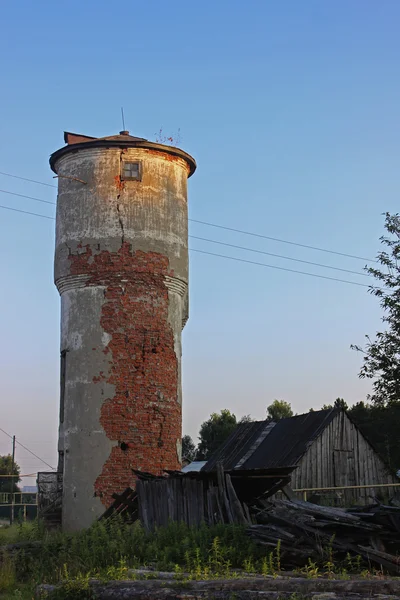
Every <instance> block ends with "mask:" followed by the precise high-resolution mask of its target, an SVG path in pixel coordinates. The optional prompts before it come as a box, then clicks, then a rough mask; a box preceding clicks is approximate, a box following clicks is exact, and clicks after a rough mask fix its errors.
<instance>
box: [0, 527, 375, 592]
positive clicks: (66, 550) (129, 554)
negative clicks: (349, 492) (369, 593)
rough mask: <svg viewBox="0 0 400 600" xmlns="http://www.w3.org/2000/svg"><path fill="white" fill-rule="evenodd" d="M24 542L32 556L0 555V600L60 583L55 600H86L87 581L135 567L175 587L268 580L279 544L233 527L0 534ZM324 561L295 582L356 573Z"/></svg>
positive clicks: (328, 558)
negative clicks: (170, 576)
mask: <svg viewBox="0 0 400 600" xmlns="http://www.w3.org/2000/svg"><path fill="white" fill-rule="evenodd" d="M31 540H41V541H42V545H41V546H40V549H38V550H37V551H36V550H33V551H28V550H26V551H24V550H23V549H21V550H19V551H18V552H17V553H16V554H10V553H8V554H7V553H3V555H1V554H0V598H2V599H7V600H8V599H10V600H11V599H14V600H16V599H20V600H31V599H32V598H33V590H34V588H35V587H36V585H37V584H40V583H49V584H59V583H62V587H61V588H60V589H59V590H58V591H57V594H56V596H55V600H64V599H70V598H71V599H72V598H73V599H80V598H89V597H90V588H89V580H90V579H91V578H96V579H100V580H103V581H110V580H121V579H128V578H129V570H130V569H135V568H138V567H143V566H150V567H152V568H154V569H156V570H163V571H171V572H174V573H175V577H176V578H178V579H181V580H183V579H214V578H219V577H238V571H239V570H241V571H242V570H244V571H245V572H246V573H250V574H261V575H264V576H274V577H275V576H277V575H278V574H279V573H281V572H282V565H281V549H280V543H279V542H278V544H277V546H276V548H275V549H274V550H273V551H270V550H268V551H266V550H265V549H263V547H261V546H257V545H255V544H254V543H253V541H252V540H251V539H250V538H249V537H247V536H246V533H245V528H244V527H242V526H235V525H216V526H213V527H207V526H202V527H200V528H189V527H187V526H186V525H185V524H183V523H170V525H169V526H168V527H165V528H160V529H158V530H157V531H155V532H154V533H148V532H146V531H145V530H144V529H143V528H142V527H141V526H140V524H139V523H136V524H135V525H127V524H126V523H124V522H123V521H122V520H119V519H116V520H113V521H111V522H97V523H95V524H94V525H92V527H90V528H89V529H87V530H84V531H81V532H78V533H75V534H65V533H61V532H57V531H56V532H47V531H46V530H45V529H44V527H43V526H42V525H41V524H40V523H39V522H34V523H30V524H29V523H27V524H20V525H14V526H13V527H9V528H1V529H0V545H5V544H12V543H15V542H21V541H31ZM324 554H325V557H324V560H322V561H321V564H316V563H314V562H312V561H311V560H309V561H308V563H307V564H306V565H305V566H304V567H303V568H302V569H300V570H299V571H298V572H299V574H301V575H303V576H305V577H308V578H318V577H321V576H324V577H329V578H334V577H335V578H338V577H340V578H348V577H349V576H350V573H360V572H361V571H362V568H363V565H362V564H361V559H360V558H359V557H351V556H350V555H348V557H347V558H346V560H345V561H344V563H343V564H335V557H334V553H333V551H332V547H329V548H327V549H326V550H325V552H324ZM366 576H368V575H366Z"/></svg>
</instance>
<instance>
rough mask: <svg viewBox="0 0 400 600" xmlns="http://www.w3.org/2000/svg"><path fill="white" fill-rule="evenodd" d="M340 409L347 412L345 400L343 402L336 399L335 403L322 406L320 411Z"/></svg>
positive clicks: (341, 399) (340, 399)
mask: <svg viewBox="0 0 400 600" xmlns="http://www.w3.org/2000/svg"><path fill="white" fill-rule="evenodd" d="M333 407H335V408H341V409H343V410H348V408H349V407H348V405H347V402H346V400H343V398H336V400H335V402H334V403H333V404H324V405H323V407H322V410H328V409H331V408H333Z"/></svg>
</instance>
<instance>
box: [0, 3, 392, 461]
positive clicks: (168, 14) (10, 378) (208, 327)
mask: <svg viewBox="0 0 400 600" xmlns="http://www.w3.org/2000/svg"><path fill="white" fill-rule="evenodd" d="M399 19H400V4H399V2H398V1H397V0H381V1H380V2H376V1H375V0H374V1H372V0H335V1H333V0H329V1H328V0H327V1H325V2H321V0H303V1H302V2H299V1H298V0H283V1H278V0H275V1H267V0H265V1H262V0H259V1H254V0H253V1H252V0H249V2H247V3H243V2H238V1H236V0H233V1H232V0H230V1H229V2H228V1H227V0H220V1H218V2H211V1H209V0H205V1H203V2H201V3H194V2H187V1H185V2H183V1H181V0H174V1H173V2H165V1H161V0H155V1H151V2H136V1H134V0H131V1H130V2H126V3H114V2H107V1H105V0H97V1H96V2H94V1H93V0H86V1H85V2H82V1H79V2H78V1H76V0H70V1H69V2H64V3H59V2H39V3H38V2H30V1H29V2H28V0H16V1H15V2H12V3H11V2H9V3H5V4H4V5H3V7H2V25H1V36H0V46H1V48H0V56H1V59H0V60H1V80H2V94H1V96H0V108H1V140H2V143H1V145H0V170H1V171H5V172H7V173H13V174H17V175H21V176H24V177H28V178H32V179H38V180H40V181H44V182H48V183H50V184H52V183H53V184H54V180H53V179H52V173H51V172H50V170H49V167H48V157H49V155H50V153H51V152H53V151H54V150H55V149H57V148H59V147H60V146H61V145H63V137H62V135H63V131H64V130H70V131H74V132H81V133H84V134H88V135H93V136H103V135H111V134H114V133H116V132H118V131H119V130H120V129H121V128H122V127H121V120H120V106H121V105H123V106H124V109H125V116H126V126H127V128H128V129H129V130H130V131H131V133H133V134H134V135H139V136H142V137H147V138H149V139H154V134H155V132H156V131H158V130H159V129H160V127H163V128H164V131H165V132H166V133H167V134H170V133H171V134H174V133H175V132H176V131H177V130H178V128H180V131H181V137H182V141H181V146H182V147H183V148H184V149H185V150H187V151H188V152H190V153H191V154H193V156H194V157H195V158H196V159H197V161H198V171H197V173H196V174H195V175H194V176H193V178H192V179H191V180H190V186H189V200H190V216H191V217H192V218H194V219H200V220H205V221H211V222H213V223H218V224H222V225H226V226H230V227H234V228H235V227H236V228H241V229H246V230H249V231H254V232H258V233H261V234H265V235H269V236H274V237H278V238H284V239H287V240H292V241H296V242H299V243H303V244H310V245H313V246H320V247H323V248H328V249H333V250H337V251H342V252H345V253H349V254H356V255H360V256H365V257H372V258H373V257H374V256H375V255H376V252H377V250H378V247H379V242H378V238H379V236H380V235H381V233H382V231H383V218H382V216H381V213H382V212H384V211H386V210H388V211H396V210H398V207H399V202H398V198H399V191H400V189H399V188H400V179H399V158H400V135H399V133H400V125H399V123H400V122H399V107H400V80H399V76H398V74H399V64H400V38H399V35H398V27H399ZM0 188H1V189H3V190H10V191H13V192H16V193H21V194H27V195H31V196H35V197H37V198H42V199H45V200H49V201H52V200H55V197H56V190H55V189H53V188H50V187H48V188H46V187H43V186H37V185H34V184H29V183H24V182H22V181H19V180H17V179H11V178H7V177H3V176H0ZM0 196H1V198H0V204H2V205H7V206H14V207H17V208H20V209H22V210H28V211H29V210H30V211H33V212H38V213H42V214H46V215H53V214H54V210H53V207H52V206H50V205H46V204H39V203H36V202H33V201H30V200H24V199H22V198H17V197H13V196H9V195H6V194H3V193H0ZM0 228H1V232H0V252H1V254H0V256H1V262H2V270H1V273H2V278H1V279H2V292H1V294H0V310H1V339H2V344H1V348H0V365H1V377H0V390H1V403H2V411H1V414H2V418H1V425H0V426H1V427H2V428H4V429H5V430H6V431H8V432H10V433H12V434H14V433H15V434H16V435H17V437H19V438H20V439H21V441H22V442H23V443H25V444H26V445H27V446H29V447H30V448H32V450H34V451H35V452H36V453H38V454H39V455H40V456H42V457H43V458H45V459H46V460H47V461H48V462H49V463H50V464H52V465H55V464H56V437H57V419H58V367H59V298H58V293H57V292H56V290H55V288H54V285H53V282H52V261H53V246H54V224H53V222H52V221H50V220H46V219H39V218H35V217H31V216H28V215H22V214H18V213H12V212H10V211H5V210H0ZM190 229H191V234H193V235H197V236H201V237H207V238H211V239H215V240H220V241H225V242H228V243H233V244H238V245H242V246H248V247H252V248H255V249H259V250H263V251H266V252H272V253H277V254H284V255H286V256H291V257H293V258H298V259H302V260H309V261H314V262H321V263H324V264H327V265H332V266H336V267H340V268H345V269H351V270H362V267H363V266H364V263H363V261H357V260H352V259H347V258H344V257H339V256H335V255H333V254H324V253H322V252H315V251H311V250H306V249H302V248H299V247H296V246H289V245H285V244H279V243H276V242H272V241H267V240H263V239H258V238H252V237H248V236H244V235H239V234H234V233H232V232H227V231H223V230H218V229H211V228H208V227H205V226H201V225H198V224H193V223H192V224H191V228H190ZM190 245H191V247H193V248H199V249H203V250H207V251H211V252H217V253H221V254H228V255H231V256H235V257H241V258H245V259H249V260H255V261H259V262H265V263H267V264H272V265H277V266H281V267H287V268H293V269H300V270H305V271H310V272H313V273H318V274H324V275H327V276H329V275H331V276H338V277H339V278H343V279H350V280H352V281H358V282H360V283H361V282H362V283H366V282H368V279H367V278H366V277H362V276H357V275H351V274H345V273H340V272H336V273H335V271H329V270H327V269H322V268H319V267H312V266H307V265H301V264H300V263H294V262H291V261H286V260H283V259H277V258H273V257H269V256H263V255H257V254H252V253H249V252H245V251H242V250H235V249H232V248H225V247H223V246H220V247H218V246H216V245H212V244H209V243H206V242H201V241H198V240H191V242H190ZM190 272H191V282H190V285H191V287H190V300H191V308H190V320H189V323H188V325H187V326H186V329H185V331H184V431H185V432H187V433H190V434H191V435H192V436H193V437H196V435H197V431H198V428H199V425H200V423H201V422H202V421H203V420H204V419H206V418H207V417H208V416H209V414H210V412H211V411H219V410H220V409H223V408H229V409H231V410H233V411H234V412H235V413H236V414H237V415H238V416H241V415H243V414H248V413H250V414H251V415H252V416H253V417H256V418H262V417H263V416H264V414H265V407H266V405H267V404H269V403H270V402H271V401H272V400H273V399H274V398H283V399H286V400H288V401H289V402H291V403H292V405H293V407H294V410H295V411H297V412H301V411H305V410H308V408H309V407H311V406H313V407H319V406H321V405H322V404H323V403H327V402H331V401H333V400H334V399H335V398H336V397H337V396H342V397H344V398H345V399H346V400H347V401H348V402H349V403H353V402H356V401H358V400H362V399H365V396H366V394H367V392H368V389H369V386H368V383H367V382H362V381H360V380H359V379H358V377H357V373H358V370H359V366H360V357H359V356H358V355H356V354H355V353H354V352H351V351H350V349H349V346H350V344H351V343H362V342H363V336H364V334H365V333H371V334H374V332H375V331H376V330H377V328H378V327H379V326H380V316H381V314H380V310H379V307H378V305H377V302H376V300H375V299H374V298H372V297H370V296H369V294H368V291H367V289H366V288H363V287H357V286H352V285H346V284H343V283H338V282H333V281H327V280H323V279H317V278H312V277H306V276H303V275H297V274H293V273H288V272H284V271H278V270H272V269H268V268H264V267H259V266H255V265H250V264H245V263H240V262H235V261H228V260H225V259H222V258H216V257H211V256H206V255H201V254H195V253H193V254H192V255H191V262H190ZM8 450H9V440H7V438H6V437H5V436H4V435H3V434H0V453H4V452H7V451H8ZM17 458H18V460H19V461H20V463H21V464H22V466H23V470H24V471H25V472H27V471H28V472H30V471H36V470H37V469H38V468H42V466H43V465H42V466H41V465H40V463H39V462H38V460H37V459H35V458H34V457H32V456H29V455H28V454H27V453H26V452H25V451H23V450H22V449H20V448H19V449H18V450H17Z"/></svg>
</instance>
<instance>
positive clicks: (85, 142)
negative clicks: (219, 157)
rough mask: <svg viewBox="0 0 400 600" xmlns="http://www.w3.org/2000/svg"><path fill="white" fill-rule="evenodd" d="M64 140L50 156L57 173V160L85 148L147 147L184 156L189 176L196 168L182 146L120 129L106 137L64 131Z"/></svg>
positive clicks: (52, 166) (51, 164) (52, 167)
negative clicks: (156, 140)
mask: <svg viewBox="0 0 400 600" xmlns="http://www.w3.org/2000/svg"><path fill="white" fill-rule="evenodd" d="M64 141H65V143H66V146H64V147H63V148H60V149H59V150H56V151H55V152H53V154H52V155H51V156H50V167H51V169H52V170H53V171H54V172H55V173H56V172H57V171H56V162H57V161H58V159H59V158H61V156H64V154H68V153H69V152H77V151H79V150H81V149H84V148H112V147H117V148H146V149H149V150H155V151H157V150H158V151H159V152H167V153H168V154H171V155H172V156H178V157H180V158H183V160H185V161H186V162H187V163H188V165H189V177H190V176H191V175H193V173H194V172H195V170H196V161H195V160H194V158H193V157H192V156H190V154H187V152H184V151H183V150H181V149H180V148H175V147H174V146H167V145H165V144H158V143H156V142H150V141H149V140H146V139H145V138H140V137H135V136H133V135H130V133H129V131H120V132H119V134H117V135H109V136H106V137H100V138H96V137H91V136H88V135H83V134H80V133H71V132H70V131H65V132H64Z"/></svg>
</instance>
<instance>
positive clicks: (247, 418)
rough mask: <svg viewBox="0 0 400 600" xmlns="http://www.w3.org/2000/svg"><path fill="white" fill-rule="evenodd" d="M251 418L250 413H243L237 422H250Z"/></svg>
mask: <svg viewBox="0 0 400 600" xmlns="http://www.w3.org/2000/svg"><path fill="white" fill-rule="evenodd" d="M253 420H254V419H252V418H251V416H250V415H243V417H242V418H241V419H240V421H239V424H241V423H252V422H253Z"/></svg>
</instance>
